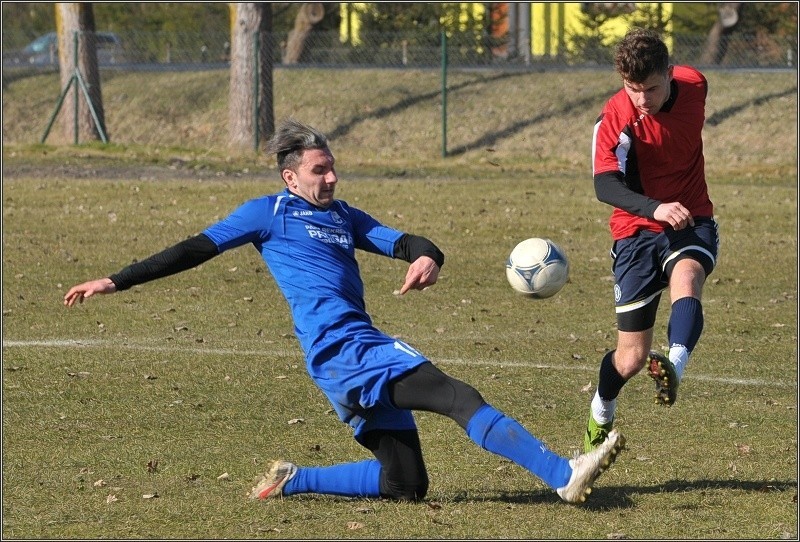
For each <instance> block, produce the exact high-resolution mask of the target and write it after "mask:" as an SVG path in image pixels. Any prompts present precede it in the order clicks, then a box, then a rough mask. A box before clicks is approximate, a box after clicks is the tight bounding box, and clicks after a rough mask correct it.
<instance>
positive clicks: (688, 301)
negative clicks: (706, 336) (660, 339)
mask: <svg viewBox="0 0 800 542" xmlns="http://www.w3.org/2000/svg"><path fill="white" fill-rule="evenodd" d="M702 332H703V305H702V304H701V303H700V300H699V299H695V298H693V297H682V298H681V299H679V300H677V301H676V302H675V303H673V304H672V310H671V312H670V315H669V323H668V324H667V339H668V340H669V345H670V346H673V345H676V344H681V345H683V346H685V347H686V350H688V351H689V353H691V352H692V350H694V347H695V346H697V341H699V340H700V334H701V333H702Z"/></svg>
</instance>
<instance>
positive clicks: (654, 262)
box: [611, 218, 719, 331]
mask: <svg viewBox="0 0 800 542" xmlns="http://www.w3.org/2000/svg"><path fill="white" fill-rule="evenodd" d="M718 252H719V231H718V226H717V222H716V221H715V220H714V219H713V218H695V219H694V226H693V227H691V226H690V227H686V228H684V229H682V230H678V231H676V230H673V229H672V228H666V229H665V230H664V231H663V232H661V233H655V232H651V231H640V232H639V233H638V234H636V235H634V236H633V237H627V238H625V239H619V240H618V241H615V242H614V246H613V247H612V249H611V258H612V259H613V260H614V263H613V266H612V270H613V272H614V305H615V307H616V312H617V328H618V329H619V330H620V331H643V330H645V329H650V328H651V327H653V324H654V323H655V316H656V310H657V308H658V302H659V300H660V299H661V292H663V291H664V289H666V288H667V287H668V286H669V277H670V275H672V269H673V268H674V267H675V264H676V263H677V262H678V261H680V260H683V259H685V258H691V259H693V260H696V261H698V262H699V263H700V264H701V265H702V266H703V269H705V272H706V276H708V275H710V274H711V272H712V271H713V270H714V267H715V266H716V264H717V254H718Z"/></svg>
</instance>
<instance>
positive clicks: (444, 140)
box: [442, 30, 447, 158]
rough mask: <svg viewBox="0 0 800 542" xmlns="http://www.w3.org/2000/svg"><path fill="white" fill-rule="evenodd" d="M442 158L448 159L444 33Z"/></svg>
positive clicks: (444, 42) (445, 44) (444, 44)
mask: <svg viewBox="0 0 800 542" xmlns="http://www.w3.org/2000/svg"><path fill="white" fill-rule="evenodd" d="M442 158H447V34H446V33H445V32H444V30H443V31H442Z"/></svg>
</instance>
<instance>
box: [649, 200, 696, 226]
mask: <svg viewBox="0 0 800 542" xmlns="http://www.w3.org/2000/svg"><path fill="white" fill-rule="evenodd" d="M653 218H655V219H656V220H658V221H659V222H666V223H667V224H669V225H670V226H672V229H673V230H682V229H683V228H685V227H686V226H694V218H692V213H690V212H689V209H687V208H686V207H684V206H683V205H681V204H680V203H678V202H677V201H676V202H673V203H662V204H661V205H659V206H658V207H657V208H656V212H655V213H654V214H653Z"/></svg>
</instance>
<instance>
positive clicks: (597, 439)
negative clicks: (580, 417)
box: [583, 411, 614, 453]
mask: <svg viewBox="0 0 800 542" xmlns="http://www.w3.org/2000/svg"><path fill="white" fill-rule="evenodd" d="M613 426H614V420H611V421H610V422H608V423H602V424H601V423H597V422H596V421H595V419H594V416H592V413H591V411H590V412H589V422H588V423H587V424H586V433H584V435H583V451H584V452H586V453H589V452H591V451H592V450H594V449H595V448H597V447H598V446H600V445H601V444H602V443H603V442H604V441H605V440H606V439H607V438H608V433H609V432H610V431H611V428H612V427H613Z"/></svg>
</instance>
